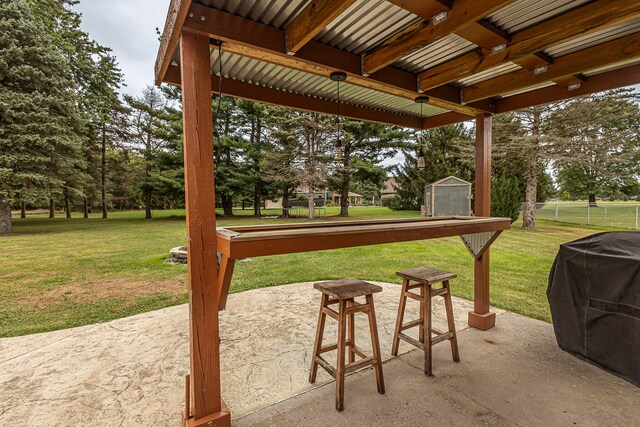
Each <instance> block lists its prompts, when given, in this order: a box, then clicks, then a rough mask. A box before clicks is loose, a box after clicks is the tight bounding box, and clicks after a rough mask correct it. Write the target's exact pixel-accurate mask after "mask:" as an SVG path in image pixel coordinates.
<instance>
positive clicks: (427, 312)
mask: <svg viewBox="0 0 640 427" xmlns="http://www.w3.org/2000/svg"><path fill="white" fill-rule="evenodd" d="M424 288H425V294H426V295H425V299H424V335H425V336H424V373H425V374H426V375H427V376H429V377H430V376H431V375H432V368H431V367H432V362H431V285H429V284H425V285H424Z"/></svg>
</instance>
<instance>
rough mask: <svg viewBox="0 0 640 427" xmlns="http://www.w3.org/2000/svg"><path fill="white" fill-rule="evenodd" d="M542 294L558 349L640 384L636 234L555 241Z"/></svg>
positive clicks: (639, 256)
mask: <svg viewBox="0 0 640 427" xmlns="http://www.w3.org/2000/svg"><path fill="white" fill-rule="evenodd" d="M547 298H548V299H549V306H550V307H551V316H552V318H553V329H554V330H555V333H556V339H557V340H558V345H559V346H560V348H562V349H563V350H566V351H568V352H570V353H572V354H574V355H576V356H578V357H581V358H583V359H586V360H587V361H589V362H592V363H594V364H596V365H598V366H600V367H602V368H604V369H606V370H608V371H610V372H612V373H614V374H616V375H618V376H619V377H621V378H624V379H625V380H627V381H629V382H631V383H633V384H635V385H636V386H640V233H638V232H613V233H599V234H594V235H593V236H589V237H585V238H583V239H579V240H575V241H573V242H570V243H565V244H564V245H560V251H559V252H558V255H557V256H556V259H555V261H554V263H553V267H552V268H551V273H550V275H549V287H548V288H547Z"/></svg>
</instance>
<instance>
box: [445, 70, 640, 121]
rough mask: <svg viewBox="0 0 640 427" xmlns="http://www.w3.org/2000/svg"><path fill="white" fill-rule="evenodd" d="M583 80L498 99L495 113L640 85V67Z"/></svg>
mask: <svg viewBox="0 0 640 427" xmlns="http://www.w3.org/2000/svg"><path fill="white" fill-rule="evenodd" d="M583 78H584V80H583V81H581V82H580V87H575V88H572V89H569V87H567V86H550V87H545V88H542V89H536V90H532V91H530V92H525V93H522V94H519V95H514V96H509V97H507V98H503V99H498V100H497V101H496V112H497V113H504V112H507V111H513V110H519V109H521V108H527V107H531V106H533V105H539V104H546V103H548V102H557V101H561V100H563V99H570V98H573V97H576V96H583V95H589V94H592V93H596V92H601V91H604V90H610V89H615V88H619V87H624V86H631V85H636V84H640V65H631V66H628V67H623V68H618V69H616V70H612V71H607V72H604V73H600V74H596V75H593V76H590V77H583ZM436 117H437V116H436Z"/></svg>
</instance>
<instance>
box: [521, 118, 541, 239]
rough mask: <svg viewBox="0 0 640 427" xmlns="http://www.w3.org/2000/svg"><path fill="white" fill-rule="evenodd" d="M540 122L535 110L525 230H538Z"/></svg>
mask: <svg viewBox="0 0 640 427" xmlns="http://www.w3.org/2000/svg"><path fill="white" fill-rule="evenodd" d="M540 121H541V112H540V109H539V108H534V110H533V124H532V126H531V132H532V134H533V137H534V138H535V141H534V146H533V148H532V150H531V152H530V153H529V159H528V165H527V171H526V176H525V180H526V183H525V197H524V209H523V211H522V228H524V229H525V230H535V229H536V199H537V198H538V176H539V175H540V161H539V159H538V155H539V150H540V146H539V144H540V141H539V137H540Z"/></svg>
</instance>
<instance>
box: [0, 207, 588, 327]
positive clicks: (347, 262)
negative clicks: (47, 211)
mask: <svg viewBox="0 0 640 427" xmlns="http://www.w3.org/2000/svg"><path fill="white" fill-rule="evenodd" d="M247 212H248V211H245V212H244V213H247ZM238 213H242V212H238ZM335 214H337V208H329V209H327V215H335ZM351 214H352V216H351V219H358V218H360V219H362V218H383V217H395V216H405V217H407V216H417V215H418V213H417V212H392V211H390V210H388V209H386V208H373V207H370V208H366V207H362V208H352V209H351ZM335 219H336V218H325V219H323V220H335ZM281 221H285V220H282V219H260V218H253V217H247V216H246V215H245V216H241V215H238V217H236V218H220V219H219V221H218V225H220V226H225V225H232V224H255V223H257V224H265V223H274V222H281ZM288 221H294V220H288ZM295 221H301V220H295ZM599 230H600V229H595V228H587V227H578V226H571V225H562V224H552V223H548V222H547V223H546V222H544V221H541V222H540V224H539V227H538V230H537V231H535V232H527V231H524V230H522V229H521V228H520V227H519V224H518V223H516V224H514V227H513V228H512V230H509V231H507V232H505V233H503V235H502V236H501V237H500V238H499V239H498V240H497V241H496V242H495V243H494V245H493V250H492V255H491V260H492V289H491V296H492V303H493V304H494V305H495V306H498V307H501V308H504V309H507V310H511V311H514V312H517V313H521V314H525V315H527V316H531V317H535V318H538V319H543V320H546V321H550V314H549V309H548V305H547V301H546V296H545V290H546V286H547V276H548V272H549V268H550V267H551V264H552V262H553V259H554V256H555V254H556V252H557V249H558V245H559V244H561V243H563V242H567V241H570V240H573V239H576V238H579V237H582V236H585V235H588V234H591V233H594V232H596V231H599ZM14 233H15V234H14V235H12V236H5V237H0V253H1V254H2V262H1V263H0V336H4V337H6V336H13V335H22V334H29V333H35V332H43V331H49V330H54V329H61V328H68V327H72V326H80V325H85V324H89V323H94V322H102V321H106V320H111V319H115V318H119V317H124V316H128V315H132V314H136V313H140V312H145V311H149V310H155V309H158V308H162V307H166V306H170V305H175V304H180V303H184V302H186V292H185V289H186V271H187V269H186V266H183V265H173V264H170V263H167V262H166V259H167V257H168V250H169V249H170V248H172V247H174V246H179V245H183V244H184V241H185V223H184V211H155V212H154V219H152V220H144V219H143V213H142V212H120V213H112V214H111V217H110V218H109V219H108V220H102V219H99V218H98V217H97V216H96V217H92V218H90V219H88V220H84V219H82V218H80V217H78V218H75V217H74V218H72V219H70V220H67V219H64V218H56V219H53V220H51V219H48V218H46V217H44V216H29V217H27V219H19V218H16V219H15V221H14ZM422 264H428V265H431V266H434V267H436V268H442V269H447V270H451V271H455V272H456V273H458V275H459V278H458V279H457V280H456V281H455V282H454V285H453V289H454V294H455V295H458V296H461V297H464V298H469V299H471V298H472V296H473V262H472V258H471V256H470V255H469V253H468V252H467V250H466V249H465V247H464V246H463V245H462V243H461V242H460V240H459V238H446V239H437V240H429V241H421V242H407V243H396V244H389V245H378V246H368V247H359V248H347V249H340V250H332V251H322V252H311V253H301V254H290V255H280V256H272V257H264V258H255V259H251V260H246V261H242V262H239V263H237V266H236V273H235V276H234V280H233V283H232V287H231V291H232V292H240V291H244V290H247V289H253V288H260V287H264V286H273V285H278V284H283V283H291V282H300V281H311V280H322V279H335V278H344V277H359V278H363V279H370V280H380V281H388V282H394V283H399V280H398V278H397V277H396V276H395V272H396V271H397V270H400V269H405V268H409V267H414V266H417V265H422Z"/></svg>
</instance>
